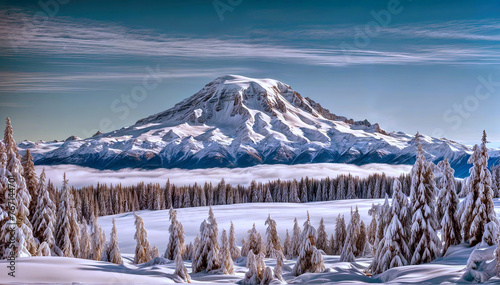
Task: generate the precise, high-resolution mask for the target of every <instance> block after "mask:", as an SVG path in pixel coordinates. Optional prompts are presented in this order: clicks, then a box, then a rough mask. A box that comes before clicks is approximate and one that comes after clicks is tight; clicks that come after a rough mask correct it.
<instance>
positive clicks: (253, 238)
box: [241, 224, 266, 256]
mask: <svg viewBox="0 0 500 285" xmlns="http://www.w3.org/2000/svg"><path fill="white" fill-rule="evenodd" d="M250 251H252V252H255V253H256V254H257V255H258V254H260V253H261V252H262V253H264V255H265V253H266V244H265V242H264V240H263V238H262V236H261V235H260V233H259V232H258V231H257V228H256V227H255V224H253V226H252V229H250V230H249V231H248V238H247V240H246V241H245V244H243V247H242V250H241V255H243V256H247V255H248V253H249V252H250Z"/></svg>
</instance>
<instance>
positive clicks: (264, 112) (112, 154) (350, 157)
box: [19, 75, 499, 176]
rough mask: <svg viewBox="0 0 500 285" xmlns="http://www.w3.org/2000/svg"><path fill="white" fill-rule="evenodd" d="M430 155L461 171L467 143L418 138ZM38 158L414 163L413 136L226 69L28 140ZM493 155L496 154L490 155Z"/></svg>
mask: <svg viewBox="0 0 500 285" xmlns="http://www.w3.org/2000/svg"><path fill="white" fill-rule="evenodd" d="M420 140H421V141H422V143H423V145H424V150H425V152H426V155H427V157H428V158H429V159H432V160H433V161H439V160H441V159H443V158H444V157H448V158H449V159H450V162H451V164H452V166H453V167H454V168H455V169H456V171H457V173H456V175H457V176H465V175H466V174H467V171H468V169H469V167H470V166H469V165H467V164H466V162H467V159H468V157H469V155H470V154H471V150H470V148H468V147H466V146H464V145H462V144H459V143H457V142H454V141H451V140H447V139H437V138H431V137H428V136H425V135H422V136H421V139H420ZM19 146H20V148H21V149H27V148H30V149H31V151H32V154H33V157H34V159H35V163H36V164H76V165H81V166H88V167H93V168H98V169H121V168H127V167H131V168H160V167H163V168H209V167H246V166H252V165H256V164H277V163H280V164H298V163H316V162H344V163H353V164H358V165H360V164H367V163H373V162H377V163H388V164H411V163H413V162H414V161H415V152H416V146H415V140H414V136H413V135H409V134H406V133H403V132H397V133H388V132H386V131H384V130H382V129H381V128H380V126H379V125H378V124H370V123H369V122H368V121H366V120H365V121H353V120H348V119H347V118H346V117H342V116H337V115H334V114H332V113H330V111H328V110H327V109H324V108H322V107H321V105H320V104H318V103H316V102H314V101H313V100H312V99H309V98H307V97H302V96H301V95H300V94H299V93H297V92H295V91H294V90H293V89H292V88H291V87H290V86H289V85H286V84H284V83H282V82H279V81H276V80H272V79H252V78H247V77H243V76H237V75H226V76H222V77H219V78H217V79H215V80H214V81H212V82H210V83H209V84H207V85H205V87H203V89H201V90H200V91H199V92H198V93H196V94H194V95H193V96H191V97H189V98H187V99H186V100H184V101H182V102H180V103H178V104H177V105H175V106H174V107H172V108H170V109H168V110H166V111H164V112H161V113H158V114H155V115H152V116H149V117H147V118H143V119H140V120H139V121H137V123H136V124H134V125H132V126H130V127H126V128H122V129H120V130H116V131H112V132H109V133H103V134H96V135H95V136H94V137H91V138H87V139H80V138H77V137H71V139H68V140H66V141H64V142H50V143H45V142H37V143H33V142H28V141H24V142H22V143H20V144H19ZM490 155H491V156H492V159H491V160H492V161H495V162H496V161H498V156H499V152H498V150H497V151H493V152H491V154H490Z"/></svg>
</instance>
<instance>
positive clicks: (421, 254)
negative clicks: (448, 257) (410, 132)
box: [410, 134, 441, 265]
mask: <svg viewBox="0 0 500 285" xmlns="http://www.w3.org/2000/svg"><path fill="white" fill-rule="evenodd" d="M417 141H418V134H417ZM410 175H411V180H412V181H411V193H410V201H411V202H410V203H411V205H412V206H413V210H412V213H413V216H412V226H411V237H410V245H411V246H412V249H413V250H412V252H413V256H412V257H411V260H410V264H412V265H413V264H421V263H427V262H431V261H432V260H433V259H435V258H436V257H438V256H439V255H440V253H441V241H440V240H439V237H438V236H437V232H436V230H437V228H438V226H437V218H436V213H435V209H436V207H435V200H436V192H437V191H436V186H435V181H434V174H433V172H432V167H431V163H428V162H427V161H426V160H425V157H424V152H423V149H422V145H421V144H420V143H418V151H417V160H416V162H415V165H414V166H413V168H412V170H411V172H410Z"/></svg>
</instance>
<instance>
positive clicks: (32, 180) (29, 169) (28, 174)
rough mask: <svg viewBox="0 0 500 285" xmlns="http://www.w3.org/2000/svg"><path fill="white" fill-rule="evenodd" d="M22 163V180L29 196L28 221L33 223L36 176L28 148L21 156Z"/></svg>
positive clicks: (36, 185) (36, 188) (36, 186)
mask: <svg viewBox="0 0 500 285" xmlns="http://www.w3.org/2000/svg"><path fill="white" fill-rule="evenodd" d="M22 165H23V168H24V173H23V176H24V180H25V181H26V188H27V189H28V192H29V193H30V196H31V201H30V206H29V213H30V217H29V218H30V222H31V224H33V223H34V219H33V214H34V213H35V210H36V203H37V200H38V197H37V196H38V194H37V193H38V177H37V176H36V173H35V164H34V163H33V157H32V156H31V152H30V150H29V149H27V150H26V154H25V155H24V156H23V159H22Z"/></svg>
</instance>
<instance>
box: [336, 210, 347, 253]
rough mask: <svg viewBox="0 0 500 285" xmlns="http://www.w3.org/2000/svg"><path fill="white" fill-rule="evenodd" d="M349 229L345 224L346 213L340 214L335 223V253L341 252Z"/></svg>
mask: <svg viewBox="0 0 500 285" xmlns="http://www.w3.org/2000/svg"><path fill="white" fill-rule="evenodd" d="M346 237H347V229H346V226H345V220H344V215H341V214H339V215H338V217H337V220H336V224H335V247H334V248H333V252H334V254H341V252H342V248H343V245H344V243H345V242H346Z"/></svg>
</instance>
